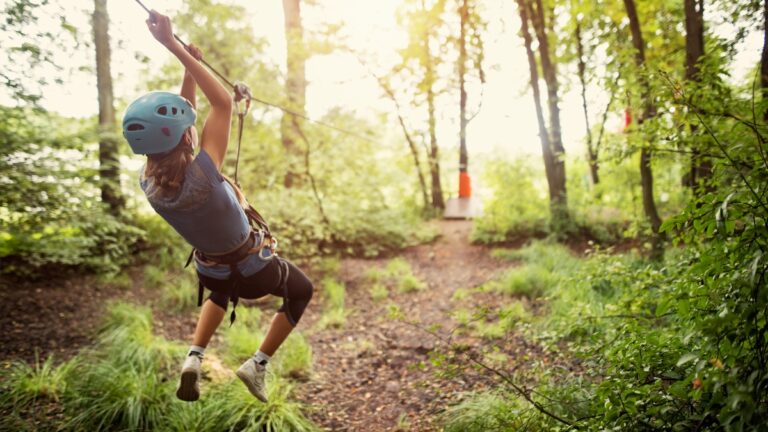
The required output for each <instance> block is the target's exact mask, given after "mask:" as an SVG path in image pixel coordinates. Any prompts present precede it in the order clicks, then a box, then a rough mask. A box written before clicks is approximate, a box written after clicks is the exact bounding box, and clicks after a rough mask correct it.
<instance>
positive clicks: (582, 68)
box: [575, 22, 600, 185]
mask: <svg viewBox="0 0 768 432" xmlns="http://www.w3.org/2000/svg"><path fill="white" fill-rule="evenodd" d="M575 36H576V51H577V54H578V57H579V63H578V66H579V82H580V83H581V106H582V108H583V110H584V124H585V126H586V128H587V162H588V163H589V173H590V177H591V179H592V184H593V185H596V184H598V183H600V177H599V175H598V170H599V167H598V165H597V154H596V153H595V150H594V148H593V146H592V128H591V127H590V125H589V110H588V108H587V77H586V70H587V64H586V62H585V61H584V45H583V44H582V42H581V23H580V22H577V23H576V35H575Z"/></svg>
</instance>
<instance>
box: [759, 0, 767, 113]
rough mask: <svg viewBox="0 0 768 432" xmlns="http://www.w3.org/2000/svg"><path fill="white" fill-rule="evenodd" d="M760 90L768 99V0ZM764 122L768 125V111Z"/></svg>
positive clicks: (764, 16) (764, 25) (761, 60)
mask: <svg viewBox="0 0 768 432" xmlns="http://www.w3.org/2000/svg"><path fill="white" fill-rule="evenodd" d="M760 89H761V90H762V93H763V100H764V101H765V100H767V99H768V0H765V1H764V2H763V54H762V56H761V57H760ZM763 121H764V122H766V123H768V109H766V110H765V112H763Z"/></svg>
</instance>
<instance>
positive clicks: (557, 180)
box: [528, 0, 570, 228]
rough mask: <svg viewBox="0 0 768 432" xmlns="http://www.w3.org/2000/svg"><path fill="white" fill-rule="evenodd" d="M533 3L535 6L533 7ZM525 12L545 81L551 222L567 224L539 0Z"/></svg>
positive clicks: (552, 69) (553, 77) (556, 111)
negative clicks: (529, 22)
mask: <svg viewBox="0 0 768 432" xmlns="http://www.w3.org/2000/svg"><path fill="white" fill-rule="evenodd" d="M534 4H535V5H536V7H535V8H534ZM528 6H529V7H528V12H529V14H530V18H531V23H532V24H533V28H534V31H535V32H536V39H537V40H538V42H539V58H540V59H541V71H542V73H543V75H544V82H545V83H546V84H547V105H548V107H549V126H550V137H549V139H550V140H549V142H550V148H551V150H552V172H551V178H550V179H549V182H550V207H551V209H552V222H553V223H554V225H555V226H556V227H558V228H562V227H565V226H567V225H568V223H569V221H570V216H569V214H568V195H567V193H566V183H565V180H566V176H565V149H564V148H563V138H562V134H561V127H560V107H559V106H558V102H559V101H558V99H559V98H558V82H557V70H556V66H555V64H554V63H553V62H552V60H551V57H550V52H549V41H548V39H547V32H546V28H547V27H546V17H545V15H544V6H543V5H542V1H541V0H530V3H528Z"/></svg>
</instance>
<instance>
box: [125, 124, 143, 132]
mask: <svg viewBox="0 0 768 432" xmlns="http://www.w3.org/2000/svg"><path fill="white" fill-rule="evenodd" d="M128 130H129V131H137V130H144V126H142V125H140V124H138V123H131V124H129V125H128Z"/></svg>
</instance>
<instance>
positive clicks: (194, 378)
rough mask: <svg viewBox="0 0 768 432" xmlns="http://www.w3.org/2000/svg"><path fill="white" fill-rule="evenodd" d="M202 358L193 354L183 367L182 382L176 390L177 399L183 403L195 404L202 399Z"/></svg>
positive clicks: (188, 357)
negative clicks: (200, 382)
mask: <svg viewBox="0 0 768 432" xmlns="http://www.w3.org/2000/svg"><path fill="white" fill-rule="evenodd" d="M200 360H201V359H200V357H199V356H197V355H195V354H191V355H188V356H187V358H186V359H185V360H184V366H182V367H181V381H180V382H179V388H178V389H176V397H178V398H179V399H181V400H183V401H188V402H194V401H196V400H198V399H200V385H199V384H198V381H200Z"/></svg>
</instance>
